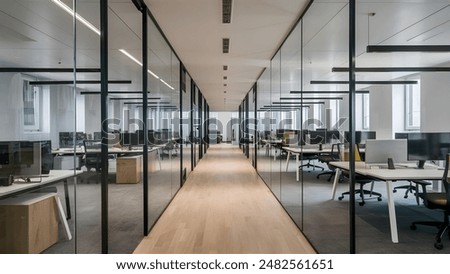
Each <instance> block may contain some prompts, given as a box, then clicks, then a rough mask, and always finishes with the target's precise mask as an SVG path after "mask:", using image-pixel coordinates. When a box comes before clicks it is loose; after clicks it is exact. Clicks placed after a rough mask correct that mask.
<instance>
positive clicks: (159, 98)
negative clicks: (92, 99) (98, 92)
mask: <svg viewBox="0 0 450 274" xmlns="http://www.w3.org/2000/svg"><path fill="white" fill-rule="evenodd" d="M147 99H148V100H161V97H148V98H147ZM109 100H142V97H140V98H126V97H110V98H109Z"/></svg>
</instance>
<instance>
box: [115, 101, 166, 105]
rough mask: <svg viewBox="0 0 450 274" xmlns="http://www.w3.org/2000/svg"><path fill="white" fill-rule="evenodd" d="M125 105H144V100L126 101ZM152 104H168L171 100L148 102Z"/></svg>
mask: <svg viewBox="0 0 450 274" xmlns="http://www.w3.org/2000/svg"><path fill="white" fill-rule="evenodd" d="M123 104H124V105H142V102H124V103H123ZM148 104H149V105H150V104H151V105H167V104H170V102H148Z"/></svg>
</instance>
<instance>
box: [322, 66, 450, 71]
mask: <svg viewBox="0 0 450 274" xmlns="http://www.w3.org/2000/svg"><path fill="white" fill-rule="evenodd" d="M331 71H332V72H348V68H347V67H334V68H332V69H331ZM355 72H450V67H361V68H356V69H355Z"/></svg>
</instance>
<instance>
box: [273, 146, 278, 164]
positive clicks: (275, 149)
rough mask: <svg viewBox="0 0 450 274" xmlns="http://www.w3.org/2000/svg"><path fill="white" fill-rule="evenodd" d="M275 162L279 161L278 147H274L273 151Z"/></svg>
mask: <svg viewBox="0 0 450 274" xmlns="http://www.w3.org/2000/svg"><path fill="white" fill-rule="evenodd" d="M273 160H274V161H276V160H277V148H276V147H274V150H273Z"/></svg>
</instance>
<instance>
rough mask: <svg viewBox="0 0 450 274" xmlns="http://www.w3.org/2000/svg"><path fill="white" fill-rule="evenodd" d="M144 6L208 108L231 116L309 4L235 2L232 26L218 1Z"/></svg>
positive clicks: (162, 0)
mask: <svg viewBox="0 0 450 274" xmlns="http://www.w3.org/2000/svg"><path fill="white" fill-rule="evenodd" d="M145 2H146V3H147V5H148V6H149V8H150V10H151V12H152V13H153V15H154V17H155V18H156V20H157V22H158V23H159V25H160V26H161V28H162V30H163V31H164V33H165V35H166V36H167V38H168V40H169V41H170V43H171V44H172V46H173V48H174V49H175V51H176V52H177V53H178V56H179V57H180V59H181V61H182V62H183V64H184V65H185V66H186V68H187V70H188V71H189V73H190V74H191V76H192V77H193V78H194V80H195V82H196V84H197V85H198V86H199V88H200V90H201V92H202V93H203V95H204V96H205V97H206V99H207V101H208V103H209V105H210V107H211V109H212V110H215V111H219V110H230V111H235V110H237V108H238V106H239V104H240V103H241V102H242V100H243V99H244V97H245V95H246V94H247V92H248V91H249V90H250V89H251V87H252V85H253V84H254V83H255V82H256V80H257V78H258V76H259V75H260V74H261V72H262V71H263V69H264V68H265V67H268V66H270V58H271V57H272V56H273V55H274V54H275V52H276V50H277V48H278V47H279V46H280V44H281V42H282V40H283V39H284V38H285V37H286V35H287V33H288V32H289V30H290V29H291V28H292V26H293V25H294V24H295V22H296V21H297V19H298V18H299V16H300V14H301V13H302V11H303V10H304V8H305V7H306V4H307V2H309V1H307V0H234V1H233V5H234V6H233V13H232V19H231V24H223V23H222V1H221V0H195V1H186V0H171V1H167V0H146V1H145ZM222 38H230V53H228V54H224V53H222ZM223 65H228V71H223ZM224 76H227V77H228V78H227V80H224V79H223V77H224ZM224 84H227V86H226V87H224ZM224 91H226V92H227V93H226V94H225V93H224ZM224 99H226V101H224Z"/></svg>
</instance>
